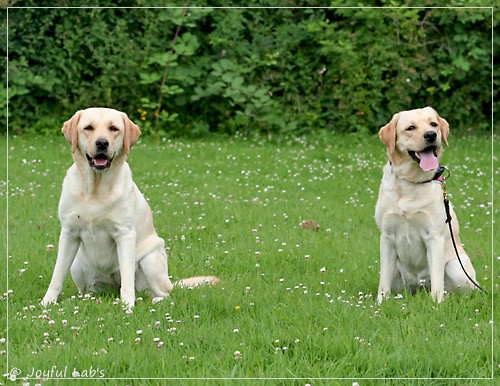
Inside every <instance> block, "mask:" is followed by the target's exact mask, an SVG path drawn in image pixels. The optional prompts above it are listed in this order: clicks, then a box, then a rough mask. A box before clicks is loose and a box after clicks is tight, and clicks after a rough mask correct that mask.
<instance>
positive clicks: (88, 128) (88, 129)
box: [83, 125, 94, 131]
mask: <svg viewBox="0 0 500 386" xmlns="http://www.w3.org/2000/svg"><path fill="white" fill-rule="evenodd" d="M83 130H87V131H92V130H94V128H93V127H92V126H91V125H88V126H85V127H84V128H83Z"/></svg>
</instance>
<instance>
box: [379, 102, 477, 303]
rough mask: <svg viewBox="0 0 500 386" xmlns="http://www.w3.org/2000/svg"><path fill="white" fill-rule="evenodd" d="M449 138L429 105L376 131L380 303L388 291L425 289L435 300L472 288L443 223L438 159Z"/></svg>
mask: <svg viewBox="0 0 500 386" xmlns="http://www.w3.org/2000/svg"><path fill="white" fill-rule="evenodd" d="M448 134H449V125H448V122H447V121H446V120H445V119H443V118H441V117H440V116H439V115H438V114H437V113H436V111H435V110H434V109H432V108H431V107H425V108H423V109H416V110H410V111H402V112H399V113H397V114H394V116H393V117H392V119H391V121H390V122H389V123H388V124H387V125H385V126H384V127H382V128H381V129H380V132H379V136H380V139H381V140H382V142H383V143H384V144H385V145H386V146H387V154H388V156H389V162H388V164H387V165H386V166H385V168H384V175H383V178H382V183H381V185H380V191H379V197H378V202H377V206H376V209H375V220H376V222H377V225H378V227H379V229H380V231H381V237H380V283H379V288H378V301H379V303H380V302H382V300H383V299H384V297H387V295H389V293H390V292H391V290H393V291H401V290H402V289H403V288H406V289H408V290H410V291H415V290H416V289H418V288H419V287H422V286H423V287H426V288H429V287H430V289H431V295H432V298H433V299H434V300H437V301H438V302H441V301H442V300H443V296H444V293H445V291H447V292H450V291H454V290H458V289H472V288H474V285H473V283H471V281H470V280H469V279H468V278H467V276H466V275H465V274H464V272H463V270H462V268H461V267H460V263H459V261H458V259H457V257H456V253H455V250H454V248H453V245H452V241H451V237H450V233H449V230H448V225H447V224H446V222H445V220H446V213H445V208H444V204H443V194H442V189H441V182H440V181H439V177H440V173H442V171H443V169H442V168H441V167H440V165H439V158H440V156H441V154H442V151H443V149H442V144H443V143H445V144H446V145H448V142H447V137H448ZM451 215H452V218H453V221H452V225H453V233H454V236H455V240H456V243H457V247H458V251H459V254H460V259H461V261H462V264H463V265H464V267H465V269H466V271H467V273H468V274H469V276H470V277H471V278H472V279H473V280H475V271H474V268H473V267H472V263H471V261H470V259H469V256H468V255H467V253H466V252H465V250H464V249H463V247H462V245H461V243H460V239H459V237H458V232H459V229H458V220H457V217H456V215H455V213H454V212H453V209H451Z"/></svg>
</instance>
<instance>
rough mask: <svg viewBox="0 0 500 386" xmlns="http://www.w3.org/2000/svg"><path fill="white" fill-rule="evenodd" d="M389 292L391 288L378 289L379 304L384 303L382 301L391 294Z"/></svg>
mask: <svg viewBox="0 0 500 386" xmlns="http://www.w3.org/2000/svg"><path fill="white" fill-rule="evenodd" d="M389 293H390V291H389V290H387V291H383V290H381V289H379V290H378V295H377V301H378V304H382V302H383V301H384V299H387V297H388V296H389Z"/></svg>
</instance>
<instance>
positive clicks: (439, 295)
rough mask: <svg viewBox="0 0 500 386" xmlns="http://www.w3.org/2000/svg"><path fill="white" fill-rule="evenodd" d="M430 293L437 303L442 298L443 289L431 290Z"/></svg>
mask: <svg viewBox="0 0 500 386" xmlns="http://www.w3.org/2000/svg"><path fill="white" fill-rule="evenodd" d="M431 295H432V299H433V300H434V301H435V302H438V303H441V302H442V301H443V299H444V291H443V290H439V291H435V290H431Z"/></svg>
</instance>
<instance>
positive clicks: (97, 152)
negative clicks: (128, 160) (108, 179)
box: [62, 107, 141, 171]
mask: <svg viewBox="0 0 500 386" xmlns="http://www.w3.org/2000/svg"><path fill="white" fill-rule="evenodd" d="M62 132H63V133H64V136H65V137H66V139H67V140H68V142H69V143H70V144H71V151H72V152H73V153H75V152H76V151H78V152H80V153H81V155H82V156H83V157H85V158H86V159H87V161H88V163H89V165H90V167H92V169H93V170H95V171H105V170H107V169H109V167H110V166H111V164H112V163H113V160H114V159H115V157H117V156H120V155H122V154H124V155H125V156H126V155H128V154H129V152H130V148H131V147H132V145H133V144H134V143H135V142H136V141H137V139H138V138H139V136H140V135H141V131H140V130H139V127H138V126H137V125H136V124H135V123H133V122H132V121H131V120H130V119H129V118H128V117H127V115H126V114H125V113H122V112H120V111H117V110H113V109H108V108H102V107H94V108H89V109H86V110H80V111H77V112H76V113H75V115H73V117H71V118H70V119H69V120H68V121H66V122H65V123H64V126H63V128H62Z"/></svg>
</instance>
